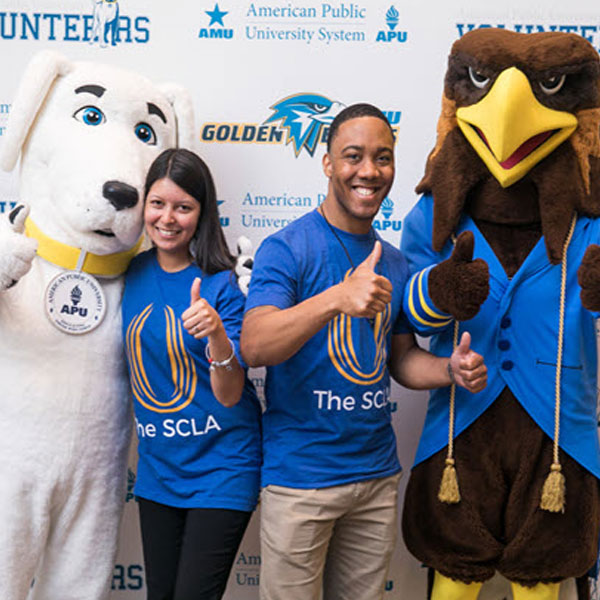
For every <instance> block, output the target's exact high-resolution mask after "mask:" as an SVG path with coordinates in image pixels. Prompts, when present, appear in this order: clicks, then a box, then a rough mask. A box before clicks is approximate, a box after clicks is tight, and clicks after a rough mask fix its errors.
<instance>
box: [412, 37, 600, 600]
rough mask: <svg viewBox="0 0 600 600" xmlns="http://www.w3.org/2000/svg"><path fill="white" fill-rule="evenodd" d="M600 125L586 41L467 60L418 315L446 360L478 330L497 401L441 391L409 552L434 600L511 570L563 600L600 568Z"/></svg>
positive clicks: (597, 67) (431, 212)
mask: <svg viewBox="0 0 600 600" xmlns="http://www.w3.org/2000/svg"><path fill="white" fill-rule="evenodd" d="M599 127H600V60H599V57H598V52H597V50H596V49H594V48H593V47H592V45H591V44H589V43H588V42H587V41H586V40H585V39H584V38H583V37H580V36H578V35H575V34H566V33H559V32H547V33H535V34H519V33H515V32H512V31H506V30H503V29H490V28H486V29H479V30H474V31H472V32H470V33H468V34H466V35H464V36H463V37H462V38H460V39H459V40H458V41H456V42H455V43H454V45H453V46H452V50H451V53H450V56H449V60H448V69H447V73H446V77H445V85H444V96H443V101H442V113H441V116H440V118H439V121H438V128H437V141H436V145H435V147H434V149H433V150H432V152H431V153H430V155H429V157H428V160H427V165H426V171H425V175H424V177H423V179H422V181H421V182H420V183H419V185H418V187H417V192H419V193H422V194H423V197H422V198H421V199H420V200H419V202H418V203H417V205H416V206H415V207H414V208H413V209H412V210H411V211H410V213H409V215H408V216H407V217H406V219H405V222H404V224H403V236H402V241H401V248H402V250H403V252H404V254H405V255H406V257H407V260H408V262H409V265H410V267H411V271H412V272H413V275H412V277H411V279H410V280H409V283H408V285H407V287H406V291H405V311H406V313H407V316H408V318H409V319H410V320H411V322H412V323H413V325H414V326H415V328H416V329H417V330H418V331H420V332H421V333H423V334H427V335H432V338H431V347H432V349H433V351H434V352H436V353H443V352H445V351H448V350H450V351H451V348H452V343H453V341H452V340H453V333H452V330H453V329H454V328H455V331H456V334H457V333H458V330H459V329H460V328H461V327H462V328H464V329H466V330H469V331H470V332H471V333H472V344H473V347H474V348H475V349H476V350H477V352H480V353H481V354H483V355H484V356H485V358H486V364H487V366H488V387H487V388H486V389H485V390H483V391H482V392H479V393H478V394H475V395H473V394H468V393H463V392H462V391H458V390H451V389H450V388H445V389H442V390H435V391H434V392H432V395H431V399H430V402H429V407H428V412H427V417H426V420H425V425H424V429H423V435H422V437H421V440H420V444H419V448H418V451H417V457H416V459H415V463H416V464H415V466H414V468H413V471H412V474H411V480H410V482H409V484H408V488H407V492H406V499H405V508H404V517H403V529H404V537H405V541H406V543H407V546H408V548H409V550H410V551H411V552H412V553H413V554H415V556H417V558H418V559H419V560H420V561H421V562H423V563H424V564H426V565H428V566H429V567H430V568H431V569H432V570H434V571H435V579H434V581H435V583H434V584H433V592H432V596H431V597H432V598H433V599H434V600H455V599H456V600H464V599H467V598H469V599H471V598H472V599H475V598H476V597H477V594H478V591H479V587H480V586H481V584H482V582H483V581H485V580H487V579H489V578H490V577H491V576H492V575H493V574H494V573H495V572H500V573H502V574H503V575H504V576H505V577H507V578H508V579H509V580H510V581H511V585H512V586H513V597H514V598H515V599H517V600H522V599H525V598H527V599H530V598H531V599H533V598H538V599H540V600H541V599H543V600H551V599H557V598H558V589H559V582H560V581H562V580H564V579H566V578H568V577H581V576H583V575H584V574H585V573H586V572H587V571H588V569H590V567H591V566H592V565H593V564H594V562H595V559H596V557H597V550H598V537H599V531H600V497H599V495H598V478H600V448H599V445H598V436H597V419H596V368H597V367H596V363H597V350H596V343H595V328H594V318H595V317H597V316H598V314H597V311H599V310H600V246H597V245H596V243H597V242H598V241H599V240H600V219H598V218H597V217H598V216H600V129H599ZM461 321H466V322H465V323H460V322H461ZM456 334H455V335H454V339H456ZM557 365H560V367H558V366H557ZM454 465H456V476H457V479H456V478H455V483H456V490H453V492H452V494H446V493H445V492H444V493H443V492H442V489H443V485H442V486H441V487H440V488H439V489H440V491H439V493H438V494H437V495H436V491H435V488H436V486H439V482H440V479H444V478H445V476H446V475H445V474H446V470H447V469H451V470H453V469H454ZM442 472H444V477H442V475H441V474H442ZM432 482H433V483H432ZM424 523H427V525H424ZM579 597H580V598H586V597H588V596H587V584H585V585H584V584H581V585H580V586H579Z"/></svg>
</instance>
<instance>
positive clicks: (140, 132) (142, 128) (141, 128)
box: [135, 123, 156, 146]
mask: <svg viewBox="0 0 600 600" xmlns="http://www.w3.org/2000/svg"><path fill="white" fill-rule="evenodd" d="M135 135H136V136H137V137H138V139H140V140H141V141H142V142H144V144H148V145H149V146H156V134H155V133H154V129H152V127H150V125H148V123H138V124H137V125H136V126H135Z"/></svg>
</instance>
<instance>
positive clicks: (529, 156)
mask: <svg viewBox="0 0 600 600" xmlns="http://www.w3.org/2000/svg"><path fill="white" fill-rule="evenodd" d="M456 118H457V121H458V126H459V127H460V129H461V131H462V132H463V135H464V136H465V137H466V138H467V140H468V141H469V143H470V144H471V146H473V148H474V150H475V152H477V154H478V155H479V157H480V158H481V160H483V162H484V163H485V165H486V166H487V168H488V169H489V170H490V172H491V173H492V175H493V176H494V177H495V178H496V179H497V180H498V182H499V183H500V185H501V186H502V187H508V186H510V185H512V184H513V183H515V182H516V181H518V180H519V179H521V177H523V176H525V175H526V174H527V173H528V172H529V170H530V169H532V168H533V167H534V166H535V165H536V164H537V163H538V162H540V161H541V160H542V159H543V158H545V157H546V156H548V154H550V153H551V152H552V151H554V149H555V148H556V147H557V146H559V145H560V144H561V143H562V142H564V141H565V140H566V139H567V138H568V137H569V136H570V135H571V134H572V133H573V131H575V128H576V127H577V118H576V117H575V115H573V114H571V113H568V112H564V111H559V110H552V109H551V108H547V107H545V106H544V105H543V104H540V102H538V100H537V98H536V97H535V95H534V94H533V91H532V89H531V85H530V84H529V80H528V79H527V77H526V76H525V74H524V73H523V72H522V71H520V70H519V69H517V68H516V67H511V68H509V69H506V70H505V71H502V73H500V75H499V76H498V78H497V79H496V81H495V82H494V85H493V86H492V88H491V89H490V91H489V92H488V94H487V95H486V96H485V97H484V98H483V99H482V100H480V101H479V102H477V104H473V105H471V106H465V107H463V108H459V109H458V110H457V111H456Z"/></svg>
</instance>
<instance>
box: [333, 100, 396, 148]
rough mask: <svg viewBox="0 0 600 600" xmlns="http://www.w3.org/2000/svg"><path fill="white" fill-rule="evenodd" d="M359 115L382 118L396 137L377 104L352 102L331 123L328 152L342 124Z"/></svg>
mask: <svg viewBox="0 0 600 600" xmlns="http://www.w3.org/2000/svg"><path fill="white" fill-rule="evenodd" d="M359 117H375V118H376V119H381V120H382V121H384V122H385V124H386V125H387V126H388V127H389V128H390V133H391V134H392V137H394V132H393V131H392V126H391V125H390V122H389V121H388V120H387V118H386V116H385V115H384V114H383V113H382V112H381V111H380V110H379V109H378V108H377V107H376V106H373V105H372V104H367V103H366V102H361V103H359V104H351V105H350V106H347V107H346V108H344V110H342V111H341V112H339V113H338V114H337V116H336V117H335V119H333V121H332V122H331V125H330V126H329V133H328V135H327V152H329V151H330V150H331V144H332V142H333V138H335V136H336V135H337V132H338V129H339V128H340V125H341V124H342V123H345V122H346V121H349V120H350V119H358V118H359Z"/></svg>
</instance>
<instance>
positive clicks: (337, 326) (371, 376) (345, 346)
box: [327, 269, 391, 385]
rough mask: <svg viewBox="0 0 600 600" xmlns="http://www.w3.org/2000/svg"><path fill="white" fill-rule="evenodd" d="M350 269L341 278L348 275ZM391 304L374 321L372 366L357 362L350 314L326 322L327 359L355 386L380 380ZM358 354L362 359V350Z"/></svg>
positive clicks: (385, 360)
mask: <svg viewBox="0 0 600 600" xmlns="http://www.w3.org/2000/svg"><path fill="white" fill-rule="evenodd" d="M350 271H351V270H350V269H349V270H348V271H347V272H346V275H344V279H346V278H347V277H348V276H349V275H350ZM390 314H391V310H390V305H389V304H388V305H387V306H386V307H385V310H384V311H383V312H380V313H377V316H376V317H375V319H374V322H373V343H374V348H375V353H374V355H373V359H372V364H371V365H369V366H363V365H361V364H360V362H359V361H358V358H357V356H356V354H357V353H356V351H355V348H354V341H353V339H352V320H353V318H352V317H350V316H349V315H346V314H344V313H341V314H339V315H337V317H335V318H334V319H333V320H332V321H330V322H329V326H328V332H327V351H328V353H329V358H330V359H331V362H332V363H333V366H334V367H335V368H336V370H337V371H338V373H339V374H340V375H341V376H342V377H345V378H346V379H347V380H348V381H351V382H352V383H356V384H358V385H372V384H374V383H377V382H378V381H380V380H381V378H382V377H383V375H384V373H385V366H386V363H387V351H386V338H387V334H388V333H389V331H390V328H391V326H390ZM359 354H360V355H361V357H364V356H365V354H366V353H365V352H364V348H360V351H359Z"/></svg>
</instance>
